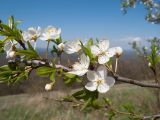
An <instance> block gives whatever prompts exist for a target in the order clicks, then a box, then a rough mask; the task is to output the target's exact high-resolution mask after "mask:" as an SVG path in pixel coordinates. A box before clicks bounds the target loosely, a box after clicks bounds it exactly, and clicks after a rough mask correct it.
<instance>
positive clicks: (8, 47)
mask: <svg viewBox="0 0 160 120" xmlns="http://www.w3.org/2000/svg"><path fill="white" fill-rule="evenodd" d="M12 46H13V44H12V42H11V41H7V42H5V44H4V50H5V51H9V50H11V49H12Z"/></svg>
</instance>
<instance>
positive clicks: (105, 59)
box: [98, 55, 109, 64]
mask: <svg viewBox="0 0 160 120" xmlns="http://www.w3.org/2000/svg"><path fill="white" fill-rule="evenodd" d="M108 61H109V57H108V56H107V55H100V56H98V63H99V64H105V63H106V62H108Z"/></svg>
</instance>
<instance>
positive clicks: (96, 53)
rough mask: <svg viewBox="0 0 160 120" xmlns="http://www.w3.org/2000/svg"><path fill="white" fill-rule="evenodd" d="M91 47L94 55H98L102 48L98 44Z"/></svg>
mask: <svg viewBox="0 0 160 120" xmlns="http://www.w3.org/2000/svg"><path fill="white" fill-rule="evenodd" d="M90 48H91V53H92V54H93V55H94V56H98V54H99V53H100V49H99V48H98V47H97V46H96V45H92V46H91V47H90Z"/></svg>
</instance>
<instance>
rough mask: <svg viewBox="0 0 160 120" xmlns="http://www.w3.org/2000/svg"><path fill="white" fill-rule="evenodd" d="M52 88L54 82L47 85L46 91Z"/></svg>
mask: <svg viewBox="0 0 160 120" xmlns="http://www.w3.org/2000/svg"><path fill="white" fill-rule="evenodd" d="M52 88H53V83H49V84H46V85H45V90H46V91H49V90H52Z"/></svg>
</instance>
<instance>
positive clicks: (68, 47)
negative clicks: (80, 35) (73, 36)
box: [64, 41, 81, 54]
mask: <svg viewBox="0 0 160 120" xmlns="http://www.w3.org/2000/svg"><path fill="white" fill-rule="evenodd" d="M80 49H81V46H80V44H79V42H77V41H74V42H67V43H66V44H65V47H64V51H65V52H66V53H67V54H72V53H75V52H78V51H79V50H80Z"/></svg>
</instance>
